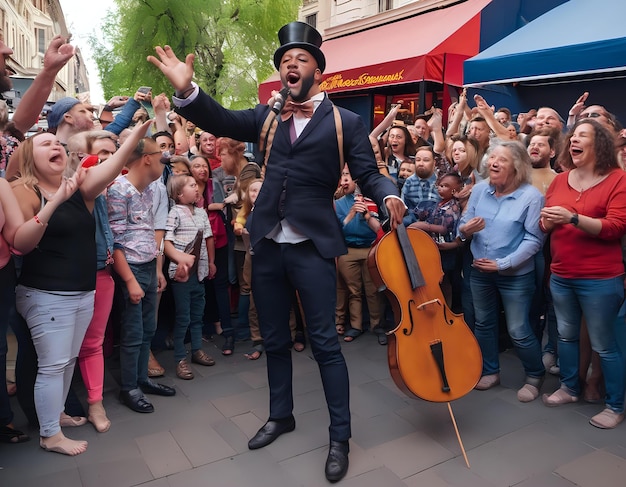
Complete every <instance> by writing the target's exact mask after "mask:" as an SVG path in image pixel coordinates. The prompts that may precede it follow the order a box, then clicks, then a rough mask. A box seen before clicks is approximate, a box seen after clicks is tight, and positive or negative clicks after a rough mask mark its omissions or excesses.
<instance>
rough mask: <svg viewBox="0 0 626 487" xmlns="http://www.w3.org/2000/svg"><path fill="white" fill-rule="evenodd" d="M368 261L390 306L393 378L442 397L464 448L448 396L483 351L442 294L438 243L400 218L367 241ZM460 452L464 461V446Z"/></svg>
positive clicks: (473, 372)
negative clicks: (373, 242)
mask: <svg viewBox="0 0 626 487" xmlns="http://www.w3.org/2000/svg"><path fill="white" fill-rule="evenodd" d="M368 267H369V270H370V274H371V276H372V280H373V281H374V283H375V284H376V285H377V286H378V287H379V289H381V288H384V289H385V294H386V295H387V297H388V298H389V300H390V302H391V306H392V308H393V311H394V317H395V321H396V327H395V328H394V329H393V330H392V331H390V332H389V333H388V338H389V339H388V345H387V359H388V363H389V371H390V374H391V377H392V379H393V381H394V383H395V384H396V386H397V387H398V388H399V389H400V390H402V391H403V392H404V393H405V394H407V395H408V396H409V397H417V398H420V399H424V400H426V401H431V402H447V403H448V409H449V411H450V416H451V418H452V421H453V424H454V427H455V430H456V432H457V437H458V439H459V443H460V444H461V449H463V445H462V443H461V438H460V436H459V435H458V429H457V427H456V421H455V420H454V415H453V414H452V408H451V407H450V401H453V400H455V399H458V398H460V397H463V396H464V395H466V394H467V393H468V392H470V391H471V390H472V389H473V388H474V386H475V385H476V384H477V383H478V381H479V380H480V377H481V373H482V354H481V351H480V347H479V345H478V341H477V340H476V338H475V337H474V334H473V333H472V331H471V330H470V329H469V327H468V326H467V324H466V323H465V320H464V319H463V315H460V314H456V313H453V312H452V311H451V310H450V308H448V306H447V304H446V301H445V298H444V297H443V292H442V291H441V287H440V282H441V279H442V277H443V271H442V269H441V257H440V254H439V249H438V248H437V245H436V244H435V242H434V241H433V239H432V238H431V237H430V236H429V235H428V234H427V233H426V232H423V231H422V230H418V229H415V228H408V229H407V228H405V227H404V225H402V224H401V225H398V227H397V228H396V229H395V230H393V231H391V232H388V233H386V234H385V235H384V236H383V237H382V238H381V239H380V240H379V241H378V243H377V244H376V245H374V246H373V247H372V249H371V250H370V253H369V255H368ZM463 456H464V457H465V461H466V463H468V462H467V456H466V455H465V450H464V449H463ZM468 467H469V463H468Z"/></svg>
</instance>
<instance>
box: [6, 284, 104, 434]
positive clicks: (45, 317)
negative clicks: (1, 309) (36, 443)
mask: <svg viewBox="0 0 626 487" xmlns="http://www.w3.org/2000/svg"><path fill="white" fill-rule="evenodd" d="M94 296H95V292H94V291H86V292H79V293H65V294H55V293H53V292H50V291H41V290H39V289H33V288H29V287H26V286H21V285H19V286H17V288H16V307H17V311H18V312H19V313H20V314H21V315H22V316H23V317H24V319H25V320H26V323H27V324H28V329H29V330H30V334H31V336H32V339H33V344H34V345H35V350H36V351H37V367H38V368H37V380H36V381H35V408H36V409H37V417H38V418H39V434H40V435H41V436H43V437H46V438H47V437H50V436H53V435H55V434H57V433H58V432H59V431H60V430H61V427H60V426H59V417H60V415H61V412H63V409H64V404H65V399H66V397H67V393H68V391H69V388H70V383H71V382H72V375H73V373H74V364H75V363H76V357H78V352H79V351H80V346H81V344H82V343H83V338H84V336H85V332H86V331H87V327H88V326H89V322H90V321H91V316H92V315H93V309H94Z"/></svg>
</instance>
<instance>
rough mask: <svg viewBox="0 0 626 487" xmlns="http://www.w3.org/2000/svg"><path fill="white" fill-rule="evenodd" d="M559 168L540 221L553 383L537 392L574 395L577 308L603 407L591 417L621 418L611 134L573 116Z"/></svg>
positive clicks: (547, 399) (623, 207)
mask: <svg viewBox="0 0 626 487" xmlns="http://www.w3.org/2000/svg"><path fill="white" fill-rule="evenodd" d="M561 159H562V165H563V167H564V168H565V169H569V171H566V172H564V173H561V174H559V175H558V176H557V177H556V178H555V179H554V181H553V183H552V184H551V185H550V187H549V188H548V191H547V193H546V205H545V207H544V209H543V210H542V212H541V220H540V225H541V227H542V229H543V230H544V231H546V232H552V238H551V243H550V250H551V252H552V265H551V271H552V276H551V278H550V290H551V291H552V297H553V300H554V309H555V312H556V318H557V326H558V331H559V345H558V346H559V357H560V365H561V387H560V389H558V390H557V391H556V392H554V393H553V394H551V395H547V394H546V395H544V397H543V401H544V403H545V404H546V405H548V406H558V405H561V404H567V403H572V402H576V401H578V398H579V396H580V393H581V385H580V379H579V376H578V362H579V335H580V323H581V319H582V316H583V315H584V316H585V319H586V321H587V327H588V329H589V338H590V340H591V346H592V348H593V350H595V351H597V352H598V353H599V354H600V359H601V363H602V371H603V373H604V377H605V383H606V397H605V402H606V408H605V409H604V410H603V411H602V412H600V413H599V414H597V415H595V416H594V417H593V418H591V420H590V423H591V424H592V425H593V426H596V427H598V428H614V427H615V426H617V425H618V424H619V423H620V422H622V421H623V419H624V379H625V364H624V357H623V355H622V352H621V351H620V348H619V346H618V339H617V337H618V334H622V333H623V331H624V326H626V325H625V323H624V321H623V320H622V321H621V323H620V322H619V321H618V320H616V318H617V313H618V310H619V308H620V305H621V302H622V300H623V297H624V264H623V262H622V251H621V244H620V239H621V237H622V236H623V235H624V234H625V233H626V173H625V172H624V171H622V170H621V169H620V168H619V165H618V162H617V158H616V155H615V148H614V141H613V136H612V135H611V134H610V133H609V131H608V130H606V129H605V128H604V127H602V126H601V125H600V124H599V123H597V122H596V121H595V120H593V119H582V120H580V121H579V122H577V123H576V124H575V125H574V127H573V128H572V131H571V132H570V135H569V137H568V139H567V144H566V146H565V148H564V151H563V154H562V157H561Z"/></svg>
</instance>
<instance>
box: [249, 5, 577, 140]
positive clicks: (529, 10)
mask: <svg viewBox="0 0 626 487" xmlns="http://www.w3.org/2000/svg"><path fill="white" fill-rule="evenodd" d="M564 1H565V0H304V2H303V5H302V8H301V9H300V14H299V20H300V21H303V22H307V23H309V24H311V25H313V26H315V27H316V28H317V30H318V31H319V32H320V33H321V34H322V37H323V39H324V42H323V44H322V51H323V52H324V54H325V56H326V70H325V72H324V80H323V82H322V85H321V87H322V89H323V90H324V91H326V92H327V93H328V95H329V96H330V98H331V99H332V100H333V102H335V103H336V104H337V105H340V106H343V107H345V108H348V109H350V110H352V111H354V112H356V113H358V114H359V115H360V116H361V117H362V118H363V120H364V121H365V123H366V125H368V126H369V127H371V128H373V127H375V126H376V125H378V123H379V122H380V121H381V120H382V119H383V118H384V116H385V114H386V113H387V112H388V111H389V109H390V107H391V105H392V104H395V103H400V104H401V106H402V108H401V111H400V113H401V117H402V119H403V120H404V121H405V122H407V123H412V122H413V120H415V118H416V117H417V116H418V115H420V114H422V113H425V112H427V111H428V110H429V109H431V108H432V107H433V106H436V107H438V108H442V109H443V113H444V120H445V119H446V118H447V108H448V107H449V106H450V104H451V103H452V102H453V101H455V100H456V99H457V98H458V96H459V93H460V91H461V89H462V86H463V63H464V62H465V60H467V59H469V58H471V57H473V56H475V55H477V54H478V53H479V52H481V51H482V50H484V49H485V48H487V47H489V46H491V45H492V44H494V43H495V42H497V41H499V40H500V39H502V38H504V37H506V36H507V35H509V34H510V33H511V32H514V31H515V30H517V29H518V28H520V27H521V26H522V25H524V24H525V23H527V22H529V21H531V20H533V19H534V18H536V17H538V16H540V15H542V14H543V13H545V12H546V11H548V10H549V9H551V8H553V7H554V6H556V5H558V4H560V3H563V2H564ZM280 87H281V86H280V79H279V77H278V74H277V73H275V74H274V76H272V77H270V78H269V79H268V80H266V81H265V82H264V83H262V84H261V86H260V88H259V100H261V101H264V100H267V99H269V97H270V94H271V90H278V89H280ZM488 98H489V99H490V100H492V99H494V100H495V95H494V96H492V95H491V94H490V95H489V96H488Z"/></svg>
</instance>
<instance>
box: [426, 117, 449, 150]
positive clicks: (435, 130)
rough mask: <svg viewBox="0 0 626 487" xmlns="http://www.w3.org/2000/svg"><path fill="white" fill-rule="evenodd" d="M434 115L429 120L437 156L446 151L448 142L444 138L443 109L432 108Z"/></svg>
mask: <svg viewBox="0 0 626 487" xmlns="http://www.w3.org/2000/svg"><path fill="white" fill-rule="evenodd" d="M431 112H432V115H431V117H430V119H429V120H428V126H429V127H430V133H431V135H432V137H433V150H434V151H435V152H436V153H437V154H443V153H444V151H445V150H446V141H445V139H444V137H443V130H442V129H443V115H442V111H441V108H435V107H433V108H431Z"/></svg>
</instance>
